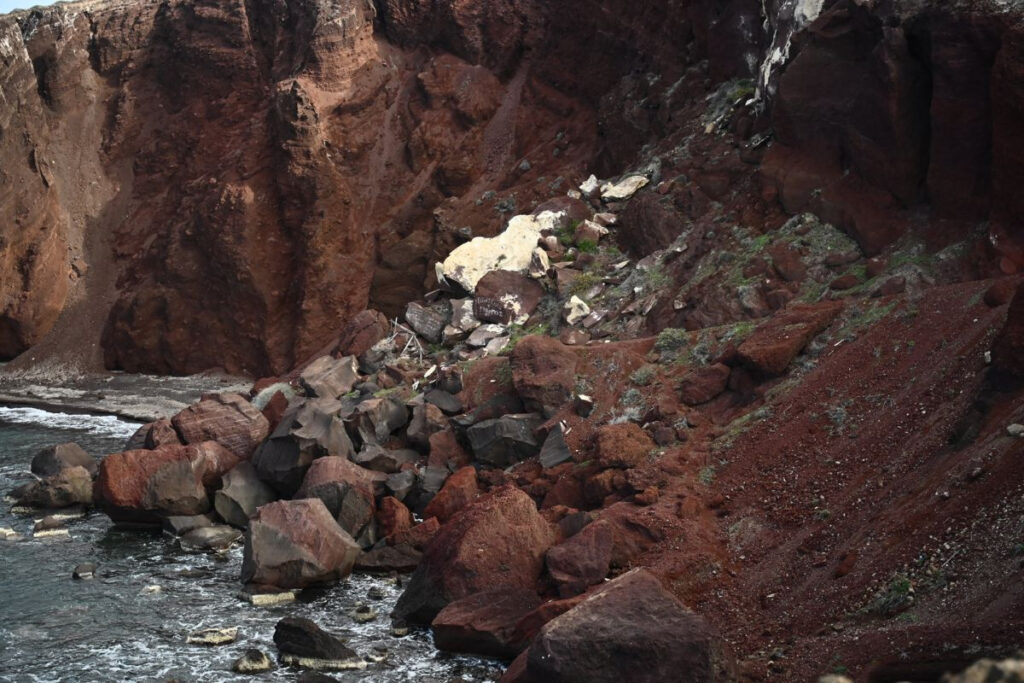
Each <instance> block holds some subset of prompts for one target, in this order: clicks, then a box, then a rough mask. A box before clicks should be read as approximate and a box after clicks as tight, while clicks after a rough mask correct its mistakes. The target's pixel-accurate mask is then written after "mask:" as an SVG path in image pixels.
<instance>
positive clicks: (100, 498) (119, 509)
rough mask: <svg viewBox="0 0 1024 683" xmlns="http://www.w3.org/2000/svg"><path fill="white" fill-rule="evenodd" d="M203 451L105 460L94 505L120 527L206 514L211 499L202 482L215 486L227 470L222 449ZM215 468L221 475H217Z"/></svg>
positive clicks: (174, 449) (168, 449)
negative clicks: (170, 516) (167, 518)
mask: <svg viewBox="0 0 1024 683" xmlns="http://www.w3.org/2000/svg"><path fill="white" fill-rule="evenodd" d="M207 445H208V444H200V445H199V446H191V447H186V446H163V447H161V448H158V449H156V450H152V451H148V450H142V451H125V452H124V453H115V454H113V455H108V456H107V457H106V458H104V459H103V461H102V462H101V463H100V471H99V476H98V477H97V479H96V483H95V486H94V489H93V498H94V499H95V502H96V505H97V506H98V507H99V508H100V509H102V510H103V511H104V512H106V513H107V514H108V515H109V516H110V518H111V519H113V520H114V521H115V522H120V523H136V524H153V525H155V524H159V523H160V519H161V517H162V516H168V515H199V514H202V513H204V512H206V511H207V510H208V509H209V508H210V499H209V497H208V496H207V491H206V486H205V484H204V480H205V481H209V482H213V481H215V480H219V478H220V476H221V475H223V474H224V472H226V471H227V470H228V469H230V467H226V466H227V465H228V464H229V458H227V457H224V453H223V452H222V449H221V450H218V449H217V448H215V447H214V446H215V444H210V445H209V446H210V447H209V448H207V447H206V446H207ZM237 462H238V460H237V459H234V462H233V463H231V467H233V466H234V464H236V463H237ZM219 467H225V469H223V470H222V471H220V472H218V470H217V468H219Z"/></svg>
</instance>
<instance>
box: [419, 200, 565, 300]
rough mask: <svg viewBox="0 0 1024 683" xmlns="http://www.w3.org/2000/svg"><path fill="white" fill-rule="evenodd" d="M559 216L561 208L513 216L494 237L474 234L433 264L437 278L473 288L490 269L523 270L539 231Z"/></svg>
mask: <svg viewBox="0 0 1024 683" xmlns="http://www.w3.org/2000/svg"><path fill="white" fill-rule="evenodd" d="M563 217H564V212H557V213H556V212H554V211H544V212H542V213H541V214H539V215H537V216H516V217H514V218H513V219H512V220H510V221H509V223H508V227H507V228H506V229H505V232H503V233H501V234H500V235H498V236H497V237H477V238H474V239H472V240H470V241H469V242H466V243H465V244H463V245H461V246H460V247H458V248H456V249H455V250H454V251H452V253H450V254H448V258H446V259H445V260H444V261H443V262H441V263H438V264H437V265H436V267H435V269H436V271H437V279H438V281H439V282H447V283H449V284H455V285H458V286H459V287H461V288H462V289H463V290H465V291H466V292H473V291H474V290H476V284H477V283H478V282H479V281H480V279H481V278H482V277H483V276H484V275H486V274H487V273H490V272H492V271H495V270H509V271H512V272H517V273H525V272H527V271H528V270H529V268H530V264H531V262H532V261H533V253H534V250H535V249H536V248H537V240H538V239H539V238H540V235H541V232H542V231H543V230H550V231H552V232H554V231H556V230H557V229H558V226H559V222H560V220H561V219H562V218H563Z"/></svg>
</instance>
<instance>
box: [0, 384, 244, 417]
mask: <svg viewBox="0 0 1024 683" xmlns="http://www.w3.org/2000/svg"><path fill="white" fill-rule="evenodd" d="M251 387H252V381H251V380H249V379H247V378H242V377H231V376H217V375H190V376H185V377H172V376H166V377H164V376H157V375H132V374H124V373H104V374H93V375H83V376H80V377H76V378H74V379H69V380H65V381H62V380H60V379H58V378H47V377H42V376H31V377H17V376H10V375H8V376H3V375H0V403H3V404H7V405H14V406H28V407H33V408H40V409H43V410H48V411H51V412H64V413H67V412H81V413H85V414H89V415H112V416H114V417H117V418H120V419H123V420H126V421H132V422H142V423H146V422H152V421H154V420H158V419H161V418H169V417H171V416H173V415H174V414H175V413H177V412H179V411H180V410H182V409H184V408H186V407H187V406H189V405H191V404H192V403H194V402H195V401H197V400H199V397H200V396H201V395H202V394H204V393H210V392H237V393H242V394H246V393H247V392H248V391H249V389H250V388H251Z"/></svg>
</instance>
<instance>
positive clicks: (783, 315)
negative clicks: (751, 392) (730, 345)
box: [737, 301, 843, 376]
mask: <svg viewBox="0 0 1024 683" xmlns="http://www.w3.org/2000/svg"><path fill="white" fill-rule="evenodd" d="M842 309H843V304H842V302H838V301H827V302H822V303H819V304H807V305H796V306H790V307H789V308H787V309H786V310H784V311H782V312H780V313H778V314H777V315H775V316H773V317H772V318H771V319H770V320H769V321H768V322H766V323H764V324H762V325H761V326H760V327H758V328H757V329H756V330H754V332H753V333H752V334H751V335H750V336H749V337H748V338H747V339H746V340H745V341H744V342H743V343H742V344H740V346H739V349H738V350H737V351H738V356H739V359H740V360H741V361H742V362H743V363H744V364H745V365H746V366H747V367H749V368H750V369H752V370H754V371H755V372H757V373H759V374H762V375H765V376H776V375H781V374H782V373H783V372H785V371H786V368H787V367H789V364H790V363H791V362H793V359H794V358H796V356H797V354H798V353H800V352H801V351H803V349H804V347H805V346H807V344H808V343H809V342H810V341H811V340H812V339H813V338H814V337H815V336H816V335H817V334H818V333H820V332H821V331H822V330H824V329H825V328H826V327H828V326H829V325H830V324H832V321H833V320H835V318H836V316H837V315H839V313H840V311H842Z"/></svg>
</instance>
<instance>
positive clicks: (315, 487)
mask: <svg viewBox="0 0 1024 683" xmlns="http://www.w3.org/2000/svg"><path fill="white" fill-rule="evenodd" d="M383 477H384V475H381V474H379V473H377V472H371V471H370V470H367V469H364V468H362V467H360V466H359V465H356V464H355V463H353V462H350V461H349V460H347V459H345V458H342V457H338V456H329V457H326V458H318V459H316V460H314V461H313V464H312V465H311V466H310V468H309V471H308V472H306V477H305V479H303V480H302V486H300V487H299V490H298V491H297V492H296V493H295V498H297V499H300V498H319V499H320V500H321V501H323V503H324V505H325V506H326V507H327V510H328V511H329V512H330V513H331V515H332V516H333V517H334V518H335V519H336V520H337V521H338V524H340V525H341V528H342V529H344V530H345V531H347V532H348V533H349V534H351V535H352V536H353V537H354V538H358V537H359V535H360V534H361V533H363V531H364V530H365V529H366V527H367V525H368V524H370V522H372V521H373V516H374V513H375V512H376V503H375V488H374V487H375V486H376V483H377V482H379V481H381V480H382V479H383Z"/></svg>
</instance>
